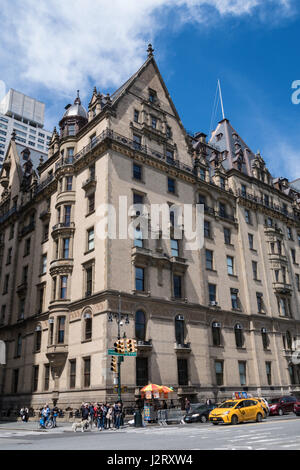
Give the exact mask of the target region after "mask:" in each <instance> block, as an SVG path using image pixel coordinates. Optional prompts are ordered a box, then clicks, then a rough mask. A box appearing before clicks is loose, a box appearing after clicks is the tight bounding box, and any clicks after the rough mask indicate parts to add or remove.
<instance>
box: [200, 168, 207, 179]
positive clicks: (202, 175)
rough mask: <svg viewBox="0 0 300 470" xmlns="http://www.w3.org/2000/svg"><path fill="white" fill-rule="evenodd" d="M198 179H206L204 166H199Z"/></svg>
mask: <svg viewBox="0 0 300 470" xmlns="http://www.w3.org/2000/svg"><path fill="white" fill-rule="evenodd" d="M200 179H201V180H202V181H205V179H206V171H205V168H202V167H200Z"/></svg>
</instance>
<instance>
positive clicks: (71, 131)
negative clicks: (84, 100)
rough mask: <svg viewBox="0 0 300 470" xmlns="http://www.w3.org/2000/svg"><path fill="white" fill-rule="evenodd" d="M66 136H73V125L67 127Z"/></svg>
mask: <svg viewBox="0 0 300 470" xmlns="http://www.w3.org/2000/svg"><path fill="white" fill-rule="evenodd" d="M68 135H71V136H73V135H75V124H69V125H68Z"/></svg>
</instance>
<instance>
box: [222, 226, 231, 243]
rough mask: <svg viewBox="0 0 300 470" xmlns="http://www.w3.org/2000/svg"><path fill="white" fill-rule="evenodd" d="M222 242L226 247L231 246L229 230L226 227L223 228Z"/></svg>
mask: <svg viewBox="0 0 300 470" xmlns="http://www.w3.org/2000/svg"><path fill="white" fill-rule="evenodd" d="M224 242H225V244H226V245H230V244H231V230H230V229H229V228H227V227H224Z"/></svg>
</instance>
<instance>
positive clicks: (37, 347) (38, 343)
mask: <svg viewBox="0 0 300 470" xmlns="http://www.w3.org/2000/svg"><path fill="white" fill-rule="evenodd" d="M41 344H42V327H41V325H37V327H36V329H35V341H34V350H35V352H38V351H40V350H41Z"/></svg>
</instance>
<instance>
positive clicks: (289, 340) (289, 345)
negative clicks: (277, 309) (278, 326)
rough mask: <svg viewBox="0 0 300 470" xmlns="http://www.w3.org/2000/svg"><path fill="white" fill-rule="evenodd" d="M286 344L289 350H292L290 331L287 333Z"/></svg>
mask: <svg viewBox="0 0 300 470" xmlns="http://www.w3.org/2000/svg"><path fill="white" fill-rule="evenodd" d="M286 344H287V348H288V349H292V346H293V344H292V337H291V333H290V332H289V331H287V332H286Z"/></svg>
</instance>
